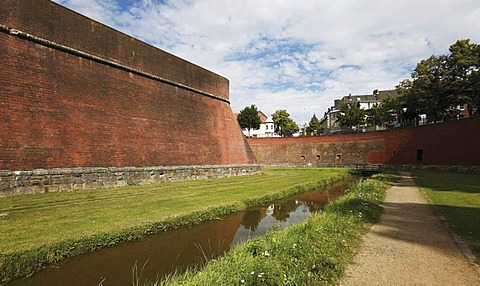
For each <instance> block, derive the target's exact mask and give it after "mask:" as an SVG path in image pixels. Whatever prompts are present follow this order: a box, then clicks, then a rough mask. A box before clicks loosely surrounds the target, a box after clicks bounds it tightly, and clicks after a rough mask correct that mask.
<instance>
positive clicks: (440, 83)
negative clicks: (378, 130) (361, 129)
mask: <svg viewBox="0 0 480 286" xmlns="http://www.w3.org/2000/svg"><path fill="white" fill-rule="evenodd" d="M396 89H397V92H398V93H399V94H400V97H398V98H393V97H386V98H385V99H384V101H383V102H382V103H380V104H377V105H375V106H374V107H373V108H371V109H370V110H363V109H361V108H360V107H359V105H358V104H350V103H345V102H343V103H342V104H341V106H340V114H339V116H338V121H339V123H340V126H341V127H342V128H349V129H352V128H354V127H357V126H359V125H364V124H365V125H385V126H388V123H389V122H392V121H393V120H398V122H401V123H402V125H412V124H415V123H416V121H417V120H418V118H419V116H420V115H425V117H426V119H427V120H428V121H429V122H431V123H435V122H442V121H450V120H456V119H459V118H460V117H461V115H460V112H461V111H463V113H464V115H465V116H467V117H471V116H478V115H479V108H480V45H478V44H475V43H470V40H469V39H464V40H458V41H457V42H456V43H454V44H453V45H451V46H450V48H449V53H448V54H445V55H440V56H435V55H432V56H430V57H429V58H428V59H424V60H421V61H420V62H419V63H418V64H417V66H416V67H415V69H414V70H413V72H412V73H411V78H410V79H404V80H402V81H401V82H400V83H399V84H398V85H397V86H396ZM462 116H463V115H462Z"/></svg>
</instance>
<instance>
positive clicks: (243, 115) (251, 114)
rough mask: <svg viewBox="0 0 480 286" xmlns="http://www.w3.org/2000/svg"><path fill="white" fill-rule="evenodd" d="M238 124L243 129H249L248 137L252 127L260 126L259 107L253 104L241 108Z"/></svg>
mask: <svg viewBox="0 0 480 286" xmlns="http://www.w3.org/2000/svg"><path fill="white" fill-rule="evenodd" d="M237 121H238V124H239V125H240V127H241V128H242V129H248V137H250V130H251V129H259V128H260V123H261V121H260V116H258V109H257V107H256V106H255V105H254V104H252V105H251V106H250V107H248V106H247V107H245V108H244V109H242V110H240V113H239V114H238V116H237Z"/></svg>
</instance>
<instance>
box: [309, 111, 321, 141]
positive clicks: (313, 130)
mask: <svg viewBox="0 0 480 286" xmlns="http://www.w3.org/2000/svg"><path fill="white" fill-rule="evenodd" d="M320 130H322V125H321V124H320V120H318V118H317V116H316V115H315V113H314V114H313V116H312V118H311V119H310V122H309V123H308V126H307V136H308V135H311V134H314V135H317V132H319V131H320Z"/></svg>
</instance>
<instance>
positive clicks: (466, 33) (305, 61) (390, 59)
mask: <svg viewBox="0 0 480 286" xmlns="http://www.w3.org/2000/svg"><path fill="white" fill-rule="evenodd" d="M55 2H57V3H59V4H61V5H63V6H66V7H68V8H70V9H72V10H75V11H77V12H79V13H81V14H84V15H86V16H88V17H90V18H93V19H95V20H97V21H99V22H101V23H103V24H106V25H108V26H111V27H113V28H115V29H117V30H120V31H122V32H124V33H126V34H128V35H131V36H133V37H136V38H139V39H140V40H143V41H145V42H147V43H149V44H151V45H154V46H156V47H158V48H160V49H163V50H165V51H167V52H170V53H172V54H175V55H177V56H179V57H181V58H183V59H185V60H188V61H190V62H193V63H195V64H198V65H200V66H202V67H204V68H206V69H208V70H211V71H213V72H215V73H218V74H220V75H222V76H225V77H226V78H228V79H229V80H230V101H231V107H232V109H233V111H234V112H238V111H239V110H240V109H242V108H244V107H245V106H249V105H251V104H255V105H256V106H257V107H258V108H259V109H260V110H262V111H263V112H264V113H265V114H266V115H267V116H270V115H271V114H272V113H273V112H275V110H277V109H286V110H287V111H288V112H289V113H290V114H291V117H292V118H293V119H294V120H295V121H296V122H297V123H299V124H303V123H304V122H308V121H309V120H310V118H311V116H312V114H313V113H316V115H317V117H319V118H320V117H322V116H323V113H324V112H325V111H326V110H327V108H328V107H330V106H331V105H332V103H333V100H334V99H336V98H340V97H342V96H344V95H348V94H349V93H352V94H366V93H371V92H372V91H373V90H374V89H380V90H384V89H393V88H395V85H397V84H398V82H399V81H400V80H402V79H405V78H409V77H410V73H411V72H412V69H413V68H414V67H415V65H416V64H417V63H418V62H419V61H420V60H421V59H425V58H428V57H429V56H431V55H432V54H436V55H439V54H445V53H447V52H448V47H449V46H450V45H451V44H453V43H454V42H455V41H456V40H458V39H465V38H469V39H471V41H472V42H474V43H480V21H479V19H480V1H478V0H402V1H398V0H336V1H325V0H296V1H293V0H269V1H259V0H243V1H242V0H241V1H239V0H202V1H199V0H162V1H160V0H139V1H133V0H55Z"/></svg>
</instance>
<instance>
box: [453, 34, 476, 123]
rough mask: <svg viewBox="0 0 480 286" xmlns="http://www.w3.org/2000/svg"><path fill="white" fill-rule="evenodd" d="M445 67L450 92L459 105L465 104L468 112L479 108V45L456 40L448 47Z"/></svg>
mask: <svg viewBox="0 0 480 286" xmlns="http://www.w3.org/2000/svg"><path fill="white" fill-rule="evenodd" d="M449 51H450V55H449V56H448V59H447V63H446V68H447V70H448V81H449V87H450V92H451V93H452V96H453V97H454V98H455V100H456V101H457V103H458V104H459V105H463V104H467V105H468V110H469V113H470V114H474V113H475V111H478V110H479V108H480V45H478V44H473V43H470V40H469V39H464V40H458V41H457V42H456V43H455V44H453V45H451V46H450V48H449Z"/></svg>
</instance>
